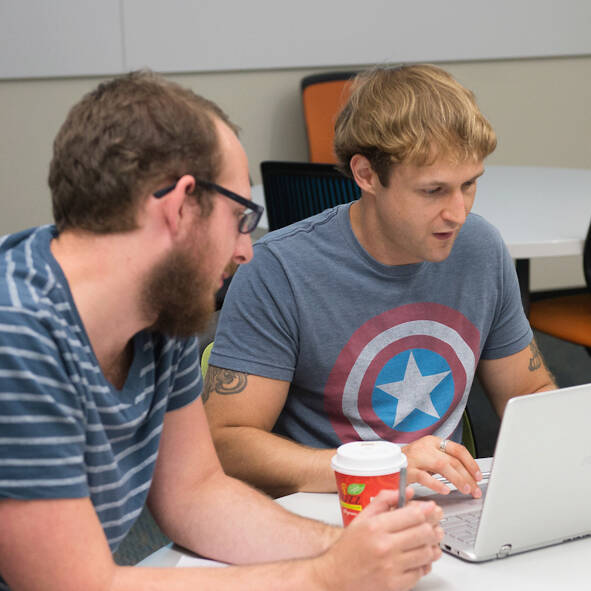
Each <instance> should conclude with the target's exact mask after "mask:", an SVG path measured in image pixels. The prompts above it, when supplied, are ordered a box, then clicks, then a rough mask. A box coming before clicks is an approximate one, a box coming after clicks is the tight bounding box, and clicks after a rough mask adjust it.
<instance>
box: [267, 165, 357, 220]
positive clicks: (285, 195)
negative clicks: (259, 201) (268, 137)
mask: <svg viewBox="0 0 591 591" xmlns="http://www.w3.org/2000/svg"><path fill="white" fill-rule="evenodd" d="M261 175H262V178H263V188H264V191H265V203H266V209H267V218H268V220H269V230H277V229H278V228H282V227H284V226H288V225H289V224H293V223H294V222H297V221H299V220H302V219H304V218H307V217H310V216H312V215H315V214H317V213H320V212H321V211H324V210H325V209H328V208H329V207H334V206H335V205H340V204H341V203H349V202H350V201H354V200H355V199H358V198H359V196H360V195H361V190H360V189H359V187H358V186H357V185H356V184H355V181H353V180H352V179H349V178H347V177H345V176H344V175H343V174H342V173H340V172H339V171H338V170H337V169H336V168H335V166H334V165H332V164H316V163H310V162H279V161H272V160H268V161H265V162H261Z"/></svg>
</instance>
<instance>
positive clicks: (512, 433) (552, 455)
mask: <svg viewBox="0 0 591 591" xmlns="http://www.w3.org/2000/svg"><path fill="white" fill-rule="evenodd" d="M482 489H483V493H484V494H483V497H482V498H481V499H473V498H472V497H470V496H465V495H462V494H460V493H459V492H458V491H457V490H454V491H453V492H452V493H451V494H450V495H430V496H429V497H427V498H433V499H435V500H436V501H437V502H438V503H439V504H440V505H441V506H442V508H443V511H444V521H443V523H442V526H443V529H444V530H445V532H446V533H445V538H444V539H443V541H442V543H441V547H442V549H443V550H444V551H446V552H448V553H450V554H452V555H454V556H459V557H460V558H463V559H465V560H469V561H472V562H481V561H485V560H492V559H495V558H504V557H506V556H510V555H512V554H516V553H518V552H525V551H526V550H533V549H535V548H541V547H544V546H550V545H553V544H560V543H563V542H568V541H571V540H576V539H577V538H582V537H585V536H589V535H591V384H585V385H582V386H574V387H571V388H563V389H561V390H553V391H551V392H542V393H539V394H530V395H527V396H520V397H517V398H513V399H511V400H510V401H509V403H508V404H507V407H506V409H505V414H504V416H503V420H502V423H501V428H500V431H499V436H498V439H497V445H496V448H495V455H494V458H493V462H492V469H491V473H490V477H489V480H488V484H486V483H484V484H483V486H482Z"/></svg>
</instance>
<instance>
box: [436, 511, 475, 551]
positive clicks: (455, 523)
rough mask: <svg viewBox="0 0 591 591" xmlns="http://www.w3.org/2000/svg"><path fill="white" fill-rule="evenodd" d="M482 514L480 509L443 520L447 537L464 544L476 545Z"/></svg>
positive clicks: (442, 524) (442, 523)
mask: <svg viewBox="0 0 591 591" xmlns="http://www.w3.org/2000/svg"><path fill="white" fill-rule="evenodd" d="M480 512H481V511H480V509H478V510H476V511H469V512H467V513H460V514H459V515H451V516H449V517H444V518H443V519H442V520H441V527H443V529H444V531H445V535H446V536H449V537H452V538H456V539H457V540H459V541H460V542H462V543H464V544H468V545H474V542H475V541H476V532H477V531H478V522H479V521H480Z"/></svg>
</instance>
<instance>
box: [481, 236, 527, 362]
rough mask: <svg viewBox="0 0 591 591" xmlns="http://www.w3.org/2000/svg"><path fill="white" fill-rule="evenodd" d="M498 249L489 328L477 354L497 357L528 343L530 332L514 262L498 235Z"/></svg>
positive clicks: (508, 353)
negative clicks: (495, 294)
mask: <svg viewBox="0 0 591 591" xmlns="http://www.w3.org/2000/svg"><path fill="white" fill-rule="evenodd" d="M498 242H499V244H498V248H499V249H500V257H499V258H500V267H501V269H500V272H499V290H500V291H499V293H500V297H499V299H498V303H497V306H496V310H495V314H494V318H493V322H492V326H491V330H490V331H489V334H488V337H487V339H486V342H485V345H484V348H483V351H482V355H481V358H482V359H500V358H502V357H507V356H508V355H513V354H514V353H518V352H519V351H521V350H523V349H524V348H525V347H527V346H528V345H529V343H530V342H531V340H532V338H533V333H532V330H531V327H530V325H529V321H528V319H527V317H526V315H525V312H524V310H523V304H522V301H521V292H520V290H519V282H518V280H517V273H516V271H515V264H514V262H513V260H512V258H511V255H510V254H509V251H508V250H507V247H506V246H505V244H504V242H503V241H502V239H501V237H500V235H498Z"/></svg>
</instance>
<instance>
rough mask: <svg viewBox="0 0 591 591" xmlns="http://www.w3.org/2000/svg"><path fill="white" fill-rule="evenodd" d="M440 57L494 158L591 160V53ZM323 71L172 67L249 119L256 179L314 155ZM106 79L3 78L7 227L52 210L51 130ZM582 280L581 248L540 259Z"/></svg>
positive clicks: (575, 163)
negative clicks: (312, 79) (473, 103)
mask: <svg viewBox="0 0 591 591" xmlns="http://www.w3.org/2000/svg"><path fill="white" fill-rule="evenodd" d="M441 65H443V66H444V67H446V68H447V69H448V70H449V71H450V72H451V73H452V74H453V75H454V76H456V77H457V78H458V79H459V80H460V81H461V82H462V83H463V84H465V85H466V86H468V87H470V88H471V89H472V90H474V92H475V93H476V96H477V98H478V101H479V104H480V106H481V108H482V110H483V111H484V113H485V114H486V115H487V117H488V118H489V119H490V121H491V122H492V123H493V125H494V127H495V129H496V131H497V133H498V136H499V147H498V148H497V150H496V152H495V153H494V154H493V155H492V156H491V157H490V158H489V162H490V163H491V164H512V165H540V166H561V167H573V168H591V116H590V115H589V105H590V104H591V56H580V57H571V58H568V57H565V58H547V59H527V60H523V59H521V60H519V59H516V60H495V61H483V62H462V63H449V64H445V63H444V64H441ZM318 71H321V69H287V70H257V71H235V72H210V73H200V74H197V73H189V74H176V75H170V76H169V77H170V78H171V79H174V80H176V81H178V82H180V83H181V84H184V85H186V86H190V87H191V88H193V89H194V90H195V91H196V92H199V93H201V94H204V95H205V96H207V97H208V98H211V99H213V100H215V101H216V102H218V103H219V104H220V105H221V106H222V107H223V108H224V109H225V110H226V111H227V112H228V113H229V114H230V115H231V116H232V118H233V120H234V121H236V122H237V123H238V124H239V125H240V126H241V127H242V139H243V142H244V145H245V148H246V151H247V153H248V155H249V158H250V163H251V165H250V166H251V174H252V177H253V181H254V182H255V183H257V182H260V173H259V170H258V166H259V163H260V161H262V160H265V159H278V160H305V159H306V158H307V152H306V142H305V133H304V127H303V118H302V113H301V106H300V96H299V81H300V79H301V78H302V77H303V76H305V75H308V74H311V73H315V72H318ZM99 80H100V78H94V77H91V78H62V79H56V78H52V79H36V80H2V81H0V129H1V130H2V142H1V143H0V195H1V197H0V199H1V206H0V234H4V233H7V232H12V231H16V230H18V229H22V228H25V227H28V226H31V225H35V224H40V223H46V222H49V221H50V220H51V210H50V204H49V194H48V190H47V184H46V176H47V170H48V163H49V160H50V158H51V143H52V140H53V137H54V136H55V134H56V132H57V130H58V128H59V126H60V124H61V123H62V121H63V119H64V118H65V116H66V113H67V111H68V109H69V107H70V106H71V105H72V104H73V103H74V102H75V101H77V100H78V99H79V98H80V96H81V95H82V94H83V93H84V92H86V91H88V90H90V89H92V88H93V87H94V86H96V84H97V83H98V81H99ZM557 198H560V196H557ZM590 209H591V207H590ZM582 284H583V275H582V271H581V261H580V257H564V258H559V259H554V260H545V259H539V260H535V261H534V262H533V264H532V288H533V289H545V288H550V287H561V286H571V285H575V286H576V285H582Z"/></svg>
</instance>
